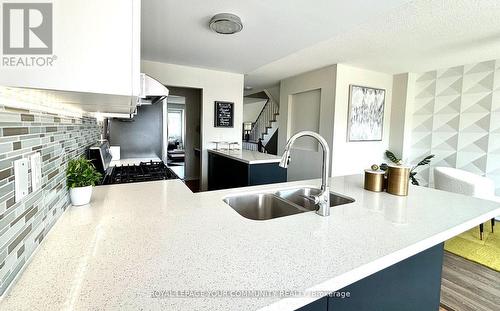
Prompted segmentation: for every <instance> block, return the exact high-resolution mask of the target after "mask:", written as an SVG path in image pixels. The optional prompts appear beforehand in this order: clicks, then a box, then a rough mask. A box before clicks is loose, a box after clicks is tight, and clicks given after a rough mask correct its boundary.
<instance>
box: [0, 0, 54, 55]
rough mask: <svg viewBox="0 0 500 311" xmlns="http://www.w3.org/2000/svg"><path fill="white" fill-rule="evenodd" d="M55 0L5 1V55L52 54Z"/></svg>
mask: <svg viewBox="0 0 500 311" xmlns="http://www.w3.org/2000/svg"><path fill="white" fill-rule="evenodd" d="M52 35H53V33H52V3H4V4H3V54H4V55H41V54H52Z"/></svg>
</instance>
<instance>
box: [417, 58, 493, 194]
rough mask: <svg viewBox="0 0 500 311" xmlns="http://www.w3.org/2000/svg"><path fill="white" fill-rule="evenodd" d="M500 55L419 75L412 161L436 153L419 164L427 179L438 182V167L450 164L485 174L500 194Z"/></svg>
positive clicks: (424, 180)
mask: <svg viewBox="0 0 500 311" xmlns="http://www.w3.org/2000/svg"><path fill="white" fill-rule="evenodd" d="M499 68H500V59H497V60H489V61H484V62H479V63H474V64H466V65H461V66H454V67H451V68H442V69H437V70H432V71H428V72H424V73H419V74H417V75H416V79H414V81H413V82H412V83H409V85H408V88H409V89H410V88H411V87H413V88H414V92H413V93H414V94H413V96H408V105H411V106H412V109H411V110H410V111H408V112H407V115H410V118H411V119H410V120H411V122H410V124H409V125H408V126H407V127H408V128H409V129H410V132H411V135H409V136H410V137H411V139H408V144H409V145H410V153H409V160H410V161H411V162H412V163H416V162H418V161H420V160H421V159H422V158H423V157H425V156H427V155H429V154H434V155H435V158H434V159H433V160H432V162H431V165H430V166H426V167H423V168H419V170H418V175H417V177H418V178H419V179H420V181H421V184H422V185H427V184H430V185H431V186H432V185H433V168H434V167H437V166H446V167H453V168H458V169H461V170H465V171H469V172H471V173H474V174H478V175H485V176H487V177H489V178H492V179H493V180H494V181H495V182H496V192H497V195H500V92H499V91H500V70H499Z"/></svg>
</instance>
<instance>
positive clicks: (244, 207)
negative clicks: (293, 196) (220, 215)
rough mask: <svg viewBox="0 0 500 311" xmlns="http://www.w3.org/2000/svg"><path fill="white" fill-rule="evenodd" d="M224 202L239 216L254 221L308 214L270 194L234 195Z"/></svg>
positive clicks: (304, 210)
mask: <svg viewBox="0 0 500 311" xmlns="http://www.w3.org/2000/svg"><path fill="white" fill-rule="evenodd" d="M224 202H226V203H227V204H229V206H231V207H232V208H233V209H234V210H235V211H237V212H238V213H239V214H240V215H241V216H243V217H246V218H249V219H254V220H266V219H273V218H278V217H283V216H289V215H294V214H298V213H303V212H309V210H306V209H303V208H301V207H300V206H296V205H294V204H292V203H289V202H287V201H285V200H283V199H281V198H279V197H277V196H276V195H274V194H272V193H256V194H243V195H235V196H230V197H227V198H225V199H224Z"/></svg>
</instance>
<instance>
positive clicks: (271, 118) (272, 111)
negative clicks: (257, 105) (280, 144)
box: [243, 91, 279, 152]
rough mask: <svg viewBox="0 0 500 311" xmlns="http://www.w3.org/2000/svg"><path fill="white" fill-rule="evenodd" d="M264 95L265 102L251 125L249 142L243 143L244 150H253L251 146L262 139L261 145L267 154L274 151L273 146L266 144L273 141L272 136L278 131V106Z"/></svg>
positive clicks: (269, 97)
mask: <svg viewBox="0 0 500 311" xmlns="http://www.w3.org/2000/svg"><path fill="white" fill-rule="evenodd" d="M264 92H266V91H264ZM266 94H267V96H268V99H267V102H266V104H265V105H264V107H262V110H261V111H260V113H259V116H258V117H257V120H255V122H254V123H253V125H252V130H251V131H250V141H249V142H247V143H243V148H244V149H248V150H255V149H256V147H255V146H252V144H257V143H258V141H259V139H262V144H263V145H264V147H266V148H265V149H266V150H267V151H268V152H269V151H270V150H275V149H276V148H275V147H274V146H268V143H269V142H270V141H272V142H274V141H275V139H273V136H274V135H275V134H277V131H278V117H279V105H278V103H277V102H276V101H275V100H274V99H273V98H272V97H271V96H270V94H268V92H266Z"/></svg>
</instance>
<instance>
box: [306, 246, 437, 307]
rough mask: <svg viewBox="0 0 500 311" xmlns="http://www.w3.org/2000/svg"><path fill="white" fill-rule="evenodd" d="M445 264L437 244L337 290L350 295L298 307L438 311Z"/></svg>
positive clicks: (327, 298) (323, 299)
mask: <svg viewBox="0 0 500 311" xmlns="http://www.w3.org/2000/svg"><path fill="white" fill-rule="evenodd" d="M442 266H443V244H438V245H436V246H434V247H431V248H429V249H427V250H425V251H423V252H421V253H418V254H416V255H414V256H412V257H410V258H408V259H405V260H403V261H401V262H399V263H397V264H394V265H392V266H390V267H388V268H386V269H384V270H382V271H379V272H377V273H375V274H372V275H370V276H368V277H366V278H364V279H362V280H359V281H358V282H356V283H353V284H351V285H349V286H347V287H345V288H343V289H341V290H339V291H337V292H338V293H342V292H344V293H349V297H345V298H340V297H323V298H321V299H319V300H317V301H315V302H313V303H311V304H309V305H307V306H304V307H302V308H300V309H298V310H300V311H372V310H381V311H382V310H383V311H402V310H404V311H424V310H425V311H438V310H439V300H440V294H441V270H442ZM332 296H333V295H332Z"/></svg>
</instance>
